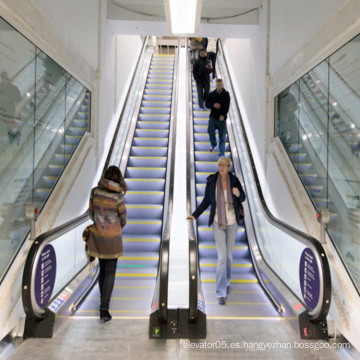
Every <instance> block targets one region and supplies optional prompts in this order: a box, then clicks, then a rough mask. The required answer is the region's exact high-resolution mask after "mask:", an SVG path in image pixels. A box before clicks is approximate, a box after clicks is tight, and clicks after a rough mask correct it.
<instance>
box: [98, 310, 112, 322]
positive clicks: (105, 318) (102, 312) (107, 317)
mask: <svg viewBox="0 0 360 360" xmlns="http://www.w3.org/2000/svg"><path fill="white" fill-rule="evenodd" d="M111 319H112V316H111V315H110V313H109V311H107V310H100V320H102V321H104V322H107V321H110V320H111Z"/></svg>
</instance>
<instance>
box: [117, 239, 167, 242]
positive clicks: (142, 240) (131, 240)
mask: <svg viewBox="0 0 360 360" xmlns="http://www.w3.org/2000/svg"><path fill="white" fill-rule="evenodd" d="M123 241H124V242H160V239H155V238H153V239H145V238H140V239H131V238H123Z"/></svg>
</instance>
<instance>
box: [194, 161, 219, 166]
mask: <svg viewBox="0 0 360 360" xmlns="http://www.w3.org/2000/svg"><path fill="white" fill-rule="evenodd" d="M217 163H218V162H217V161H196V164H211V165H214V164H215V165H217Z"/></svg>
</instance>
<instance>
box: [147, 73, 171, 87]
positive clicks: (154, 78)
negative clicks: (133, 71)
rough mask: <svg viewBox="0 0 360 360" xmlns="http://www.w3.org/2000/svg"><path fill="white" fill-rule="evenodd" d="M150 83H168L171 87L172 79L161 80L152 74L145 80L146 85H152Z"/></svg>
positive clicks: (158, 76)
mask: <svg viewBox="0 0 360 360" xmlns="http://www.w3.org/2000/svg"><path fill="white" fill-rule="evenodd" d="M152 81H158V82H159V83H169V85H172V79H168V78H166V79H164V78H161V76H160V75H156V74H153V76H152V77H151V78H148V79H147V84H152Z"/></svg>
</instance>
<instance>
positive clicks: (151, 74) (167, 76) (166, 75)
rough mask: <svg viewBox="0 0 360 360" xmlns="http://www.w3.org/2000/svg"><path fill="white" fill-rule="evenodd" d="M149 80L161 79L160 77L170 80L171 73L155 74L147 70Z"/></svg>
mask: <svg viewBox="0 0 360 360" xmlns="http://www.w3.org/2000/svg"><path fill="white" fill-rule="evenodd" d="M149 76H150V77H149V78H148V79H149V80H153V79H158V78H159V79H161V78H165V79H168V80H169V81H172V74H157V73H154V72H149Z"/></svg>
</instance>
